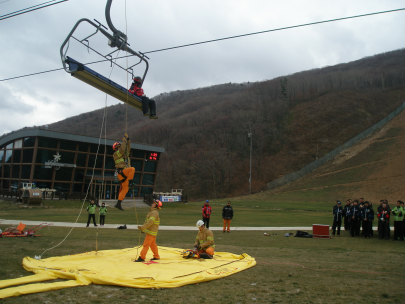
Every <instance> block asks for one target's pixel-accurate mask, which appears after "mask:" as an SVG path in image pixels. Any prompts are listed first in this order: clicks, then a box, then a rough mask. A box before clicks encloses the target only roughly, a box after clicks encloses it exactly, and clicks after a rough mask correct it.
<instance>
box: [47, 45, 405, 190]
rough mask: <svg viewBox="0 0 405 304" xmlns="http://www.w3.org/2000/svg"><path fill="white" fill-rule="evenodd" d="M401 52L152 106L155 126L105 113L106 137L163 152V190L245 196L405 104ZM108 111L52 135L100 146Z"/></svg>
mask: <svg viewBox="0 0 405 304" xmlns="http://www.w3.org/2000/svg"><path fill="white" fill-rule="evenodd" d="M404 96H405V49H401V50H397V51H393V52H389V53H384V54H379V55H375V56H371V57H367V58H363V59H360V60H357V61H354V62H350V63H346V64H339V65H336V66H330V67H325V68H322V69H314V70H310V71H304V72H299V73H296V74H292V75H287V76H283V77H279V78H276V79H272V80H266V81H262V82H256V83H242V84H233V83H229V84H222V85H216V86H212V87H206V88H198V89H194V90H185V91H174V92H170V93H162V94H160V95H159V96H156V97H155V100H156V101H157V104H158V116H159V119H158V120H149V119H147V118H145V117H143V116H142V114H141V113H140V112H139V111H137V110H135V109H133V108H131V107H126V106H125V105H124V104H119V105H115V106H110V107H108V108H107V109H106V116H107V137H108V138H116V139H120V138H121V137H122V134H123V133H124V131H125V115H126V108H127V109H128V133H129V134H130V136H131V138H132V139H134V141H136V142H141V143H148V144H152V145H157V146H163V147H165V148H166V153H164V154H163V155H162V157H161V161H160V167H159V178H158V181H157V189H158V190H168V189H170V188H183V189H185V190H186V192H187V193H188V194H189V195H190V196H191V198H205V197H210V198H213V197H224V196H230V195H237V194H243V193H248V191H249V152H250V138H249V137H248V133H252V136H253V137H252V146H253V149H252V151H253V153H252V191H253V192H257V191H260V190H265V188H266V184H267V183H268V182H270V181H271V180H274V179H276V178H278V177H280V176H282V175H285V174H287V173H290V172H293V171H296V170H300V169H301V168H302V167H303V166H305V165H307V164H308V163H310V162H312V161H314V160H315V159H316V158H317V157H321V156H323V155H325V154H326V153H328V152H329V151H331V150H333V149H334V148H335V147H337V146H339V145H341V144H342V143H344V142H345V141H347V140H349V139H350V138H352V137H354V136H355V135H357V134H358V133H360V132H361V131H363V130H365V129H367V128H368V127H370V126H371V125H373V124H374V123H376V122H378V121H379V120H381V119H382V118H384V117H385V116H386V115H387V114H389V113H390V112H391V111H393V110H394V109H396V108H397V107H398V106H399V105H400V104H401V103H402V102H404V101H405V98H404ZM104 110H105V109H99V110H96V111H93V112H89V113H84V114H81V115H78V116H75V117H71V118H68V119H65V120H63V121H60V122H57V123H54V124H51V125H49V129H51V130H57V131H63V132H70V133H76V134H84V135H90V136H96V137H98V136H99V135H100V128H101V123H102V118H103V115H104Z"/></svg>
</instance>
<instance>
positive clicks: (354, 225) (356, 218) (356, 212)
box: [350, 199, 361, 237]
mask: <svg viewBox="0 0 405 304" xmlns="http://www.w3.org/2000/svg"><path fill="white" fill-rule="evenodd" d="M350 213H351V216H352V218H351V219H350V222H351V227H350V235H351V236H352V237H354V236H356V237H358V236H359V235H360V224H361V223H360V222H361V215H360V207H359V200H357V199H356V200H354V201H353V207H352V208H351V209H350Z"/></svg>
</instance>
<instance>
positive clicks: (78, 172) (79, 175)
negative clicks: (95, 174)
mask: <svg viewBox="0 0 405 304" xmlns="http://www.w3.org/2000/svg"><path fill="white" fill-rule="evenodd" d="M83 178H84V169H75V175H74V177H73V180H74V181H75V182H82V181H83Z"/></svg>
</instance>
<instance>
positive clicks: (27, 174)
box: [21, 165, 31, 179]
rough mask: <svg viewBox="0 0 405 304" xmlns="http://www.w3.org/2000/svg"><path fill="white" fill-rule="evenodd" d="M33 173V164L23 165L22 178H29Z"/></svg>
mask: <svg viewBox="0 0 405 304" xmlns="http://www.w3.org/2000/svg"><path fill="white" fill-rule="evenodd" d="M30 174H31V165H22V166H21V178H24V179H29V178H30Z"/></svg>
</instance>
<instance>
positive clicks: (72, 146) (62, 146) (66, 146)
mask: <svg viewBox="0 0 405 304" xmlns="http://www.w3.org/2000/svg"><path fill="white" fill-rule="evenodd" d="M59 150H71V151H76V142H74V141H70V140H62V139H61V140H60V141H59Z"/></svg>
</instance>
